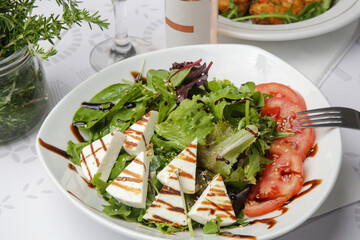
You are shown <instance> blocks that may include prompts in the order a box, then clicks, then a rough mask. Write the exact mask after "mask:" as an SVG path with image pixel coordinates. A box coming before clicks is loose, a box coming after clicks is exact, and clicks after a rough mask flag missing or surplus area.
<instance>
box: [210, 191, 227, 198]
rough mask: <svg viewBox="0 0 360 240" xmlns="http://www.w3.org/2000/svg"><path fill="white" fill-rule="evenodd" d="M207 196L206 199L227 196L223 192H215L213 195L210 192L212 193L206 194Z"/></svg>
mask: <svg viewBox="0 0 360 240" xmlns="http://www.w3.org/2000/svg"><path fill="white" fill-rule="evenodd" d="M207 196H208V197H226V196H227V194H226V193H225V192H224V191H223V192H222V193H221V192H217V193H214V192H212V193H210V192H209V193H208V194H207Z"/></svg>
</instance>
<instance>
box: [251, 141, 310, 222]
mask: <svg viewBox="0 0 360 240" xmlns="http://www.w3.org/2000/svg"><path fill="white" fill-rule="evenodd" d="M268 157H269V158H270V159H272V160H273V162H272V163H270V164H267V165H266V166H265V169H264V171H263V172H262V174H261V175H260V176H259V177H258V179H257V184H256V185H254V186H253V187H252V188H251V190H250V193H249V195H248V198H247V200H246V202H245V208H244V214H245V215H247V216H249V217H256V216H260V215H263V214H266V213H269V212H272V211H274V210H276V209H278V208H279V207H281V206H282V205H283V204H284V203H285V202H286V201H287V200H289V199H290V198H291V197H293V196H294V195H296V194H297V193H298V192H299V191H300V189H301V188H302V185H303V182H304V176H303V167H302V158H301V156H300V154H299V153H298V152H297V151H296V150H295V149H293V148H292V147H291V146H290V145H288V144H286V143H284V142H282V141H278V140H275V141H274V142H272V144H271V147H270V149H269V156H268Z"/></svg>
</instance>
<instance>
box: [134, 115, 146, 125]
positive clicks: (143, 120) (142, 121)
mask: <svg viewBox="0 0 360 240" xmlns="http://www.w3.org/2000/svg"><path fill="white" fill-rule="evenodd" d="M148 121H149V119H148V118H144V117H142V118H141V119H140V120H138V121H137V122H136V124H138V125H140V126H146V124H147V123H148Z"/></svg>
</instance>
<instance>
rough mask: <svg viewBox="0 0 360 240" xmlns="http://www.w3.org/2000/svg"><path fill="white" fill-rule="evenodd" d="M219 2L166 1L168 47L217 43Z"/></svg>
mask: <svg viewBox="0 0 360 240" xmlns="http://www.w3.org/2000/svg"><path fill="white" fill-rule="evenodd" d="M217 18H218V0H166V2H165V21H166V47H167V48H169V47H176V46H184V45H193V44H207V43H217Z"/></svg>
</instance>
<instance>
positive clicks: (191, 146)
mask: <svg viewBox="0 0 360 240" xmlns="http://www.w3.org/2000/svg"><path fill="white" fill-rule="evenodd" d="M188 147H189V148H197V145H196V144H192V143H190V144H189V146H188Z"/></svg>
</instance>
